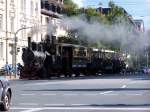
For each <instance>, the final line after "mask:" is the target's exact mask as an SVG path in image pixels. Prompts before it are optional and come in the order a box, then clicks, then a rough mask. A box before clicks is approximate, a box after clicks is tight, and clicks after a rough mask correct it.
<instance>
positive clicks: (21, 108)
mask: <svg viewBox="0 0 150 112" xmlns="http://www.w3.org/2000/svg"><path fill="white" fill-rule="evenodd" d="M11 109H13V110H24V109H28V110H29V109H30V110H31V109H41V110H110V111H112V110H117V111H119V110H125V111H127V110H134V111H137V110H141V111H143V110H150V108H146V107H143V108H141V107H130V108H127V107H122V108H121V107H110V108H109V107H41V108H40V107H39V108H24V107H12V108H11ZM26 112H29V111H26ZM31 112H33V111H31Z"/></svg>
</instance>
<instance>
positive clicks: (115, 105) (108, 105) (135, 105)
mask: <svg viewBox="0 0 150 112" xmlns="http://www.w3.org/2000/svg"><path fill="white" fill-rule="evenodd" d="M84 106H88V107H89V106H90V107H91V106H92V107H146V106H150V104H102V105H100V104H89V105H86V104H85V105H68V106H65V105H64V106H45V107H84Z"/></svg>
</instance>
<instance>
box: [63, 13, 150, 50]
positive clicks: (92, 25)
mask: <svg viewBox="0 0 150 112" xmlns="http://www.w3.org/2000/svg"><path fill="white" fill-rule="evenodd" d="M119 19H122V18H118V20H119ZM61 26H63V27H67V28H68V29H69V30H78V35H82V36H84V37H86V38H87V40H88V41H90V42H97V41H104V42H108V43H112V42H115V41H117V42H119V43H120V44H121V46H122V48H121V49H122V50H130V51H131V52H132V51H137V52H138V51H139V50H143V49H144V48H145V47H146V46H148V45H149V42H150V39H149V36H150V35H148V34H147V33H146V32H145V33H139V32H135V30H134V28H130V25H129V24H127V23H126V22H125V21H122V22H120V23H118V24H113V25H105V24H103V23H100V22H98V21H96V20H94V21H90V22H89V21H87V19H85V17H84V16H78V17H70V18H68V17H65V18H63V19H62V22H61ZM79 38H80V37H79Z"/></svg>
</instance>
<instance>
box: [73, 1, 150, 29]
mask: <svg viewBox="0 0 150 112" xmlns="http://www.w3.org/2000/svg"><path fill="white" fill-rule="evenodd" d="M73 1H74V2H75V3H77V4H78V5H80V6H84V7H88V6H92V7H97V6H98V4H99V3H100V2H101V3H102V4H103V7H108V2H109V1H110V0H73ZM112 1H113V2H114V3H115V4H117V5H119V6H121V7H123V8H124V9H125V10H126V11H127V12H128V13H129V14H131V15H132V17H133V18H134V19H143V20H144V24H145V28H146V29H150V0H112Z"/></svg>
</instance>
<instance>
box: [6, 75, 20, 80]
mask: <svg viewBox="0 0 150 112" xmlns="http://www.w3.org/2000/svg"><path fill="white" fill-rule="evenodd" d="M4 77H6V78H7V79H8V80H19V76H18V75H17V77H15V75H11V76H4Z"/></svg>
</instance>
